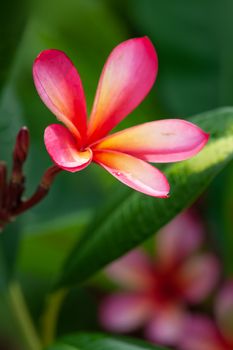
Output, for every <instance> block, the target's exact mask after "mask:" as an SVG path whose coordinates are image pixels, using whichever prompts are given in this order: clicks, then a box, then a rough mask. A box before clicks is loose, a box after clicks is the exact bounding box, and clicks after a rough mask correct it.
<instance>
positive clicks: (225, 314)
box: [180, 280, 233, 350]
mask: <svg viewBox="0 0 233 350" xmlns="http://www.w3.org/2000/svg"><path fill="white" fill-rule="evenodd" d="M215 316H216V322H214V321H213V320H212V319H210V318H208V317H207V316H203V315H194V316H191V317H189V318H188V319H187V320H186V325H185V327H184V332H183V334H182V338H181V340H180V348H181V349H182V350H197V349H198V350H232V349H233V280H231V281H228V282H227V283H226V284H225V285H224V287H223V288H222V289H221V291H220V293H219V294H218V296H217V299H216V302H215Z"/></svg>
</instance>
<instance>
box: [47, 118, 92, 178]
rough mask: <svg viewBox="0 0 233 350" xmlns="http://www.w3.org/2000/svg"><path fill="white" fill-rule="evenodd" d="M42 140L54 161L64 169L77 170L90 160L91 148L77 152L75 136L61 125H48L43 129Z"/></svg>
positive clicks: (86, 164)
mask: <svg viewBox="0 0 233 350" xmlns="http://www.w3.org/2000/svg"><path fill="white" fill-rule="evenodd" d="M44 142H45V146H46V149H47V151H48V153H49V155H50V157H51V158H52V160H53V161H54V163H55V164H57V166H59V167H60V168H62V169H64V170H67V171H70V172H75V171H79V170H82V169H83V168H85V167H86V166H88V164H90V162H91V161H92V151H91V149H90V148H87V149H86V150H85V151H82V152H79V151H78V145H77V142H76V139H75V137H74V136H73V134H71V132H70V131H69V130H68V129H66V128H65V127H64V126H63V125H59V124H52V125H50V126H48V127H47V128H46V129H45V133H44Z"/></svg>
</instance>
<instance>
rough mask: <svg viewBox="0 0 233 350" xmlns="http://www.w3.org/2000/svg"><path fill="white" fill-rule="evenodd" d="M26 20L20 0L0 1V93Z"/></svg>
mask: <svg viewBox="0 0 233 350" xmlns="http://www.w3.org/2000/svg"><path fill="white" fill-rule="evenodd" d="M25 22H26V4H25V1H22V0H13V1H2V2H1V11H0V23H1V26H0V38H1V43H0V93H1V91H2V88H3V86H4V84H5V82H6V80H7V78H8V75H9V68H10V65H11V63H12V61H13V59H14V56H15V54H16V49H17V47H18V44H19V42H20V37H21V34H22V32H23V29H24V25H25Z"/></svg>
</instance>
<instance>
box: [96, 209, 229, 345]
mask: <svg viewBox="0 0 233 350" xmlns="http://www.w3.org/2000/svg"><path fill="white" fill-rule="evenodd" d="M203 236H204V232H203V227H202V225H201V223H200V222H199V221H198V220H197V218H196V217H194V214H190V213H186V214H181V215H180V216H178V217H177V218H176V219H174V220H173V221H172V222H171V223H170V224H168V225H167V226H166V227H165V228H164V229H163V230H161V231H160V232H159V233H158V234H157V235H156V258H155V259H154V258H153V259H152V258H149V256H148V254H146V253H145V252H143V251H142V250H139V249H138V250H135V251H133V252H131V253H129V254H128V255H126V256H125V257H123V258H121V259H119V260H117V261H116V262H115V263H113V264H111V265H110V266H109V268H108V269H107V270H106V272H107V275H108V276H109V278H110V279H111V280H112V281H114V282H116V283H117V284H118V285H120V287H121V288H123V291H122V290H121V291H120V292H118V293H115V294H113V295H108V296H107V297H105V298H104V299H103V301H102V304H101V306H100V322H101V324H102V325H103V327H104V328H105V329H107V330H110V331H115V332H130V331H133V330H136V329H138V328H141V327H144V335H145V337H146V338H147V339H149V340H151V341H153V342H155V343H161V344H169V345H177V344H179V343H180V342H181V339H182V337H183V335H184V334H186V333H184V327H185V326H186V324H187V319H189V308H188V306H190V305H196V304H199V303H200V302H201V301H203V300H204V299H205V298H206V297H207V296H208V295H209V293H210V292H211V291H212V290H213V288H214V286H215V285H216V283H217V281H218V277H219V263H218V260H217V259H216V257H215V256H214V255H213V254H210V253H200V252H199V251H198V248H200V246H201V243H202V240H203ZM188 339H189V338H188ZM185 349H186V348H185V347H184V350H185ZM194 349H195V350H197V349H198V350H202V348H200V347H199V346H197V347H190V348H187V349H186V350H194ZM211 349H212V350H213V349H215V348H211ZM224 349H225V348H224ZM203 350H207V348H204V347H203ZM221 350H222V348H221Z"/></svg>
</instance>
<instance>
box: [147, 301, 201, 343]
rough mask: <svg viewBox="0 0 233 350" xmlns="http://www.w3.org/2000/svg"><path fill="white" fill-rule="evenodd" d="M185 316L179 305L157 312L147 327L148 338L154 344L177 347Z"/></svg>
mask: <svg viewBox="0 0 233 350" xmlns="http://www.w3.org/2000/svg"><path fill="white" fill-rule="evenodd" d="M185 316H186V315H185V312H184V310H183V309H182V308H181V307H179V305H167V306H164V307H163V308H161V309H160V310H156V312H155V315H154V318H153V319H152V320H151V321H150V322H149V324H148V326H147V327H146V331H145V336H146V338H147V339H148V340H150V341H152V342H154V343H159V344H164V345H175V344H176V343H177V342H178V341H179V339H180V337H181V334H182V332H183V327H184V322H185V319H186V318H185ZM198 350H199V349H198Z"/></svg>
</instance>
